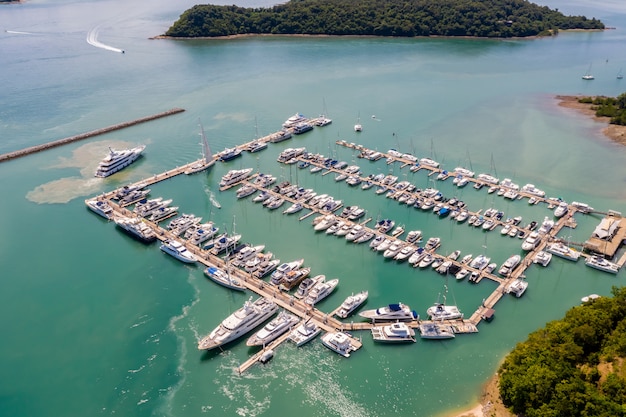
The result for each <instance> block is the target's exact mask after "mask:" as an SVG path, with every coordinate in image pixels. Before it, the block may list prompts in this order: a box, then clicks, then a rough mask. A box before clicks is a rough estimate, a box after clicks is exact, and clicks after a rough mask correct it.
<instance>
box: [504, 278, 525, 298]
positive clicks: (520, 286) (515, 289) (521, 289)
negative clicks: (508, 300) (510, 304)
mask: <svg viewBox="0 0 626 417" xmlns="http://www.w3.org/2000/svg"><path fill="white" fill-rule="evenodd" d="M526 288H528V281H526V280H524V279H523V278H517V279H516V280H515V281H513V282H512V283H511V285H509V288H508V289H507V292H508V293H509V294H513V295H514V296H516V297H517V298H520V297H521V296H522V295H523V294H524V293H525V292H526Z"/></svg>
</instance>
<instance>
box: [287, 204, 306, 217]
mask: <svg viewBox="0 0 626 417" xmlns="http://www.w3.org/2000/svg"><path fill="white" fill-rule="evenodd" d="M303 208H304V206H303V205H302V203H297V202H296V203H293V204H292V205H290V206H289V207H287V208H286V209H285V210H283V214H294V213H297V212H299V211H300V210H302V209H303Z"/></svg>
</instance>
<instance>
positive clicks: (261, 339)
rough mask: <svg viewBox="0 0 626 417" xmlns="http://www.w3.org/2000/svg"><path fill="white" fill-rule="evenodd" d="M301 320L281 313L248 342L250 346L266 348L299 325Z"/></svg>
mask: <svg viewBox="0 0 626 417" xmlns="http://www.w3.org/2000/svg"><path fill="white" fill-rule="evenodd" d="M299 320H300V318H299V317H298V316H296V315H293V314H291V313H288V312H286V311H284V310H283V311H281V312H280V313H279V314H278V316H276V318H274V319H273V320H272V321H270V322H269V323H267V324H266V325H265V326H263V328H261V330H259V331H258V332H256V333H254V334H253V335H252V336H250V338H249V339H248V340H247V341H246V345H248V346H266V345H267V344H269V343H271V342H272V341H274V340H275V339H276V338H278V337H279V336H280V335H282V334H284V333H285V332H287V331H289V330H290V329H291V328H292V327H293V326H295V325H296V323H298V321H299Z"/></svg>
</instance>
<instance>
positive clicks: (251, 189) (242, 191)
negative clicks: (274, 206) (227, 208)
mask: <svg viewBox="0 0 626 417" xmlns="http://www.w3.org/2000/svg"><path fill="white" fill-rule="evenodd" d="M256 190H257V189H256V187H255V186H253V185H251V184H244V185H242V186H241V187H239V188H238V189H237V191H236V192H235V195H236V196H237V198H245V197H248V196H249V195H252V194H254V193H255V192H256Z"/></svg>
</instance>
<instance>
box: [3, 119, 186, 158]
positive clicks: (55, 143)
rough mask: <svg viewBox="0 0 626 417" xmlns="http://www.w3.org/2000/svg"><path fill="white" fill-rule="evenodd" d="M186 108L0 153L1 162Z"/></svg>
mask: <svg viewBox="0 0 626 417" xmlns="http://www.w3.org/2000/svg"><path fill="white" fill-rule="evenodd" d="M184 111H185V109H180V108H173V109H170V110H167V111H164V112H161V113H157V114H153V115H151V116H146V117H141V118H139V119H135V120H130V121H128V122H122V123H118V124H115V125H112V126H108V127H104V128H102V129H96V130H92V131H90V132H86V133H81V134H79V135H75V136H70V137H67V138H64V139H59V140H55V141H53V142H48V143H44V144H42V145H36V146H31V147H29V148H25V149H21V150H19V151H13V152H9V153H5V154H2V155H0V162H4V161H8V160H10V159H15V158H19V157H22V156H26V155H30V154H32V153H36V152H41V151H44V150H47V149H51V148H56V147H57V146H62V145H66V144H68V143H73V142H77V141H79V140H83V139H87V138H91V137H94V136H98V135H103V134H105V133H109V132H113V131H115V130H120V129H124V128H126V127H130V126H135V125H138V124H140V123H145V122H149V121H151V120H156V119H160V118H162V117H167V116H171V115H174V114H178V113H182V112H184Z"/></svg>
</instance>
